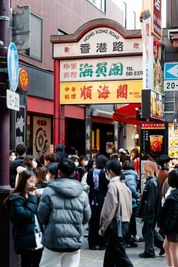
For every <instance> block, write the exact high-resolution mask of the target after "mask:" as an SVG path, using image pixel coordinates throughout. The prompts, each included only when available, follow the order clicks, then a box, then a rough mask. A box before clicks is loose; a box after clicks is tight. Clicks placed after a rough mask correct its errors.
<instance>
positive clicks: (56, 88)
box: [53, 60, 60, 148]
mask: <svg viewBox="0 0 178 267" xmlns="http://www.w3.org/2000/svg"><path fill="white" fill-rule="evenodd" d="M59 95H60V60H54V134H53V137H54V138H53V143H54V148H55V147H56V145H57V144H58V143H59V117H60V114H59V105H60V97H59Z"/></svg>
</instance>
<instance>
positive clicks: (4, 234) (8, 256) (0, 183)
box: [0, 0, 17, 267]
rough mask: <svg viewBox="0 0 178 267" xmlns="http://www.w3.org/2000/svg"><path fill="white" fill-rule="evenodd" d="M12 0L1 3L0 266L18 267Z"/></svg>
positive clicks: (3, 0) (4, 0) (2, 0)
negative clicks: (12, 174)
mask: <svg viewBox="0 0 178 267" xmlns="http://www.w3.org/2000/svg"><path fill="white" fill-rule="evenodd" d="M10 19H11V10H10V0H1V1H0V148H1V151H0V214H1V227H0V236H1V238H0V251H1V255H0V266H1V267H13V266H17V256H16V255H15V253H14V249H13V244H12V229H11V224H10V222H9V216H8V214H7V210H6V208H5V205H4V199H5V198H6V197H7V196H8V194H9V191H10V187H9V186H8V185H9V142H10V114H9V110H8V109H7V107H6V90H7V88H8V87H9V85H8V69H7V52H8V47H9V44H10V42H11V27H10Z"/></svg>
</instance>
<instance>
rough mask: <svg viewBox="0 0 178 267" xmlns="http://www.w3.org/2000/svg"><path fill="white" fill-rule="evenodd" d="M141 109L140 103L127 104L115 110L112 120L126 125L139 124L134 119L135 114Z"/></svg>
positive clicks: (138, 121)
mask: <svg viewBox="0 0 178 267" xmlns="http://www.w3.org/2000/svg"><path fill="white" fill-rule="evenodd" d="M140 108H141V103H135V104H127V105H125V106H122V107H120V108H118V109H117V110H115V112H114V113H113V120H114V121H118V122H124V123H128V124H136V125H139V124H140V120H138V119H137V118H136V112H137V110H138V109H140Z"/></svg>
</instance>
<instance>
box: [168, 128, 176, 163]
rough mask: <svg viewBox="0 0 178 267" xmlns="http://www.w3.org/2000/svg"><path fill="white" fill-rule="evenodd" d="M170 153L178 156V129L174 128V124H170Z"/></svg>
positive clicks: (173, 156) (174, 156)
mask: <svg viewBox="0 0 178 267" xmlns="http://www.w3.org/2000/svg"><path fill="white" fill-rule="evenodd" d="M168 155H169V157H171V158H176V157H178V129H174V124H173V123H169V125H168Z"/></svg>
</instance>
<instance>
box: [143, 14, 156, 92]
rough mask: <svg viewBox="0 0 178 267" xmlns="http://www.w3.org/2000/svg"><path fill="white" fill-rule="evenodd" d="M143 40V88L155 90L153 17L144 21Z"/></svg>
mask: <svg viewBox="0 0 178 267" xmlns="http://www.w3.org/2000/svg"><path fill="white" fill-rule="evenodd" d="M142 40H143V89H150V90H153V63H154V62H153V60H154V58H153V37H152V36H151V17H150V18H148V19H145V20H143V22H142Z"/></svg>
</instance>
